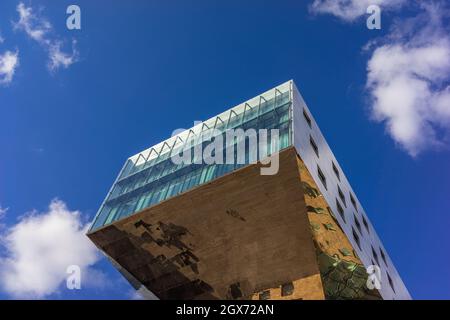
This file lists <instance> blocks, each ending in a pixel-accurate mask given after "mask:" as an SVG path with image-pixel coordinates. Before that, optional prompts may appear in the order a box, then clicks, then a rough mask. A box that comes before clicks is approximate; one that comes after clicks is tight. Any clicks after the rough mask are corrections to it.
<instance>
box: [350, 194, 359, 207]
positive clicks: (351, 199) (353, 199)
mask: <svg viewBox="0 0 450 320" xmlns="http://www.w3.org/2000/svg"><path fill="white" fill-rule="evenodd" d="M350 201H351V202H352V205H353V207H354V208H355V209H356V211H358V206H357V205H356V201H355V198H354V197H353V195H352V193H351V192H350Z"/></svg>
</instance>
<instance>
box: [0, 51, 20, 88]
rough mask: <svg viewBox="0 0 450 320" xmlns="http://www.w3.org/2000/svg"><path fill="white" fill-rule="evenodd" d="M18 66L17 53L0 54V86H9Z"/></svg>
mask: <svg viewBox="0 0 450 320" xmlns="http://www.w3.org/2000/svg"><path fill="white" fill-rule="evenodd" d="M18 66H19V52H18V51H15V52H12V51H6V52H5V53H3V54H0V84H9V83H10V82H11V81H12V79H13V77H14V73H15V71H16V68H17V67H18Z"/></svg>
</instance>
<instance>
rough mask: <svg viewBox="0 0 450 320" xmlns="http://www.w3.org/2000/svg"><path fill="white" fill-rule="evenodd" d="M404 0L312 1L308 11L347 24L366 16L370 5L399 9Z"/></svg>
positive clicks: (385, 8) (382, 8) (384, 8)
mask: <svg viewBox="0 0 450 320" xmlns="http://www.w3.org/2000/svg"><path fill="white" fill-rule="evenodd" d="M404 3H406V0H314V2H313V3H312V4H311V5H310V7H309V8H310V11H311V12H313V13H317V14H331V15H334V16H336V17H338V18H340V19H342V20H345V21H347V22H351V21H354V20H356V19H357V18H359V17H361V16H363V15H365V14H366V11H367V8H368V7H369V6H370V5H378V6H380V7H381V10H391V9H396V8H399V7H400V6H401V5H403V4H404Z"/></svg>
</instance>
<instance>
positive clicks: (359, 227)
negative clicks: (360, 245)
mask: <svg viewBox="0 0 450 320" xmlns="http://www.w3.org/2000/svg"><path fill="white" fill-rule="evenodd" d="M353 220H354V221H355V226H356V228H358V231H359V233H360V234H362V232H361V224H360V223H359V220H358V218H357V217H356V214H354V213H353Z"/></svg>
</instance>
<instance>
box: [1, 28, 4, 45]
mask: <svg viewBox="0 0 450 320" xmlns="http://www.w3.org/2000/svg"><path fill="white" fill-rule="evenodd" d="M3 42H5V38H4V37H3V35H2V31H1V30H0V44H1V43H3Z"/></svg>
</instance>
